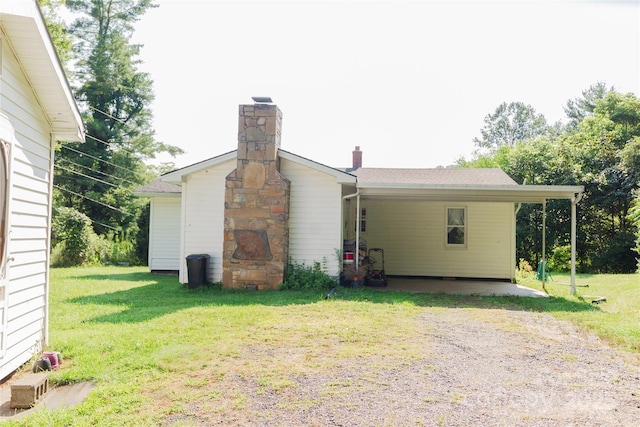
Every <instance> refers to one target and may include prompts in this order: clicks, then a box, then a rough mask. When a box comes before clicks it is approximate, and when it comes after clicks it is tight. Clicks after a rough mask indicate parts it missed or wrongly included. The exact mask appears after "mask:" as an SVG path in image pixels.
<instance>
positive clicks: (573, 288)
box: [569, 193, 582, 295]
mask: <svg viewBox="0 0 640 427" xmlns="http://www.w3.org/2000/svg"><path fill="white" fill-rule="evenodd" d="M580 200H582V193H577V194H576V195H575V196H574V197H573V198H572V199H571V287H570V291H569V292H570V294H571V295H575V294H576V206H577V204H578V203H580Z"/></svg>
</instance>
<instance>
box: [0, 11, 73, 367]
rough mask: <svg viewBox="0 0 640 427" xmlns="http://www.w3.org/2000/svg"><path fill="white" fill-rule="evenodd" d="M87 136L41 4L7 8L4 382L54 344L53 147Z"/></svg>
mask: <svg viewBox="0 0 640 427" xmlns="http://www.w3.org/2000/svg"><path fill="white" fill-rule="evenodd" d="M83 135H84V130H83V125H82V121H81V119H80V113H79V111H78V108H77V106H76V103H75V101H74V98H73V95H72V93H71V89H70V87H69V84H68V82H67V79H66V77H65V74H64V71H63V69H62V66H61V65H60V62H59V60H58V56H57V54H56V52H55V49H54V46H53V43H52V42H51V39H50V36H49V33H48V31H47V28H46V26H45V23H44V20H43V18H42V15H41V13H40V9H39V8H38V5H37V3H36V1H35V0H2V1H0V216H1V218H0V242H1V244H0V251H1V253H0V262H1V265H0V275H1V277H0V378H4V377H6V376H7V375H9V374H10V373H11V372H13V371H14V370H16V369H17V368H19V367H20V366H21V365H22V364H24V363H25V362H27V361H29V359H30V358H31V357H32V356H33V355H34V354H36V353H37V352H39V351H41V350H42V349H43V348H44V347H45V346H46V344H47V339H48V297H49V252H50V251H49V249H50V239H49V236H50V229H51V192H52V185H53V144H54V142H56V141H84V136H83Z"/></svg>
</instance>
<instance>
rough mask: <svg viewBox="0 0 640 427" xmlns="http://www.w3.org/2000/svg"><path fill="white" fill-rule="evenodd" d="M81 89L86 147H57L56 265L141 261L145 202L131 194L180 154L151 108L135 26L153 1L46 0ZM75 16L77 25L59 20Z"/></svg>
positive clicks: (145, 230)
mask: <svg viewBox="0 0 640 427" xmlns="http://www.w3.org/2000/svg"><path fill="white" fill-rule="evenodd" d="M39 3H40V5H41V8H42V10H43V15H44V16H45V20H46V21H47V25H48V27H49V30H50V33H51V35H52V39H53V41H54V44H55V45H56V48H57V50H58V53H59V57H60V59H61V62H62V63H63V66H64V67H65V69H66V71H67V74H68V76H69V80H70V83H71V86H72V87H73V89H74V93H75V95H76V99H77V102H78V105H79V107H80V109H81V114H82V118H83V121H84V124H85V129H86V141H85V142H84V143H75V142H65V141H62V142H60V143H58V144H57V146H56V151H55V159H56V160H55V168H54V171H55V172H54V194H53V218H52V236H51V237H52V240H51V241H52V264H53V265H63V266H64V265H78V264H89V263H130V264H143V263H146V260H147V246H148V236H147V233H148V218H149V208H148V202H147V201H145V200H143V199H140V198H138V197H136V196H135V195H134V194H133V190H135V189H136V188H137V187H139V186H140V185H143V184H145V183H148V182H149V181H150V180H152V179H153V178H155V177H156V176H157V175H158V174H159V173H161V172H163V171H166V170H171V169H173V164H164V165H160V166H152V165H150V164H149V161H150V160H152V159H154V158H155V156H156V155H158V154H160V153H169V154H170V155H172V156H175V155H177V154H180V153H182V150H181V149H180V148H178V147H175V146H172V145H169V144H165V143H163V142H161V141H158V140H157V139H156V138H155V136H154V130H153V126H152V119H153V115H152V111H151V109H150V105H151V103H152V102H153V99H154V93H153V81H152V80H151V78H150V76H149V75H148V74H147V73H144V72H141V71H140V70H139V68H138V66H139V64H140V63H141V60H140V48H141V46H140V45H137V44H133V43H131V42H130V40H131V36H132V34H133V32H134V25H135V23H136V22H137V21H138V20H139V19H140V18H141V17H142V16H143V15H144V13H145V12H146V11H148V10H149V9H151V8H153V7H155V5H154V4H153V3H152V0H66V1H65V0H39ZM63 14H65V15H71V16H72V17H73V18H72V20H71V21H70V22H68V20H67V21H65V20H63V19H62V17H61V16H62V15H63Z"/></svg>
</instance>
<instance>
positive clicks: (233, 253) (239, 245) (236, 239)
mask: <svg viewBox="0 0 640 427" xmlns="http://www.w3.org/2000/svg"><path fill="white" fill-rule="evenodd" d="M281 124H282V112H281V111H280V109H279V108H278V107H277V106H276V105H273V104H263V103H256V104H253V105H240V111H239V118H238V160H237V165H236V169H235V170H234V171H233V172H231V173H230V174H229V175H228V176H227V178H226V190H225V202H224V248H223V260H222V270H223V273H222V285H223V286H224V287H225V288H243V287H247V286H256V287H257V288H258V289H275V288H276V287H277V286H278V285H279V284H281V283H282V282H283V281H284V272H285V267H286V265H287V263H288V259H289V188H290V182H289V180H288V179H286V178H285V177H283V176H282V175H280V172H279V169H280V159H279V157H278V148H279V147H280V129H281Z"/></svg>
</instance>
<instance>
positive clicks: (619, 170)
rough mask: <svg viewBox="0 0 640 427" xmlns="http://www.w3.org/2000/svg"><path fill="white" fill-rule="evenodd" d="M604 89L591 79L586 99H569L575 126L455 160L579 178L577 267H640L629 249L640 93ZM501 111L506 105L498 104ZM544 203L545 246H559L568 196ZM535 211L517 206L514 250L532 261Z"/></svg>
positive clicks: (632, 246)
mask: <svg viewBox="0 0 640 427" xmlns="http://www.w3.org/2000/svg"><path fill="white" fill-rule="evenodd" d="M605 90H606V86H604V84H599V85H595V86H592V87H591V88H590V89H589V90H587V91H583V96H584V97H585V99H584V100H583V101H581V102H578V100H577V99H576V100H573V102H571V101H570V102H569V103H568V105H570V106H573V107H575V108H574V109H573V110H571V111H570V113H571V114H572V116H571V117H572V119H575V120H576V124H575V126H567V127H565V128H564V129H561V128H558V129H557V130H556V132H548V133H546V134H545V135H544V136H542V137H537V138H534V139H525V140H521V141H518V142H516V143H514V144H512V145H508V144H503V145H500V146H496V145H495V144H494V145H493V146H490V148H492V149H491V150H490V151H485V152H484V153H479V152H477V153H476V157H475V159H473V160H471V161H465V160H464V159H461V160H459V161H458V162H457V163H458V165H459V166H462V167H487V166H489V167H500V168H502V169H503V170H504V171H505V172H507V173H508V174H509V175H510V176H511V177H512V178H513V179H514V180H516V181H517V182H519V183H523V182H525V180H526V183H527V184H549V185H584V187H585V193H584V196H583V199H582V201H581V202H580V204H579V206H578V230H577V245H578V254H579V259H578V268H579V269H580V270H582V271H591V272H618V273H619V272H631V271H634V270H635V269H636V268H637V261H636V256H637V253H634V250H635V251H639V250H640V229H639V227H640V224H639V221H638V218H639V215H638V212H639V211H640V209H639V208H638V207H637V206H638V203H639V202H638V201H637V198H638V194H639V193H640V189H639V187H640V99H638V98H637V97H636V96H635V95H633V94H621V93H619V92H616V91H615V90H613V89H610V90H606V93H605ZM603 94H604V95H603ZM503 106H504V104H503ZM504 111H506V108H505V109H500V111H499V112H504ZM568 114H569V112H568ZM495 116H497V114H494V115H490V116H487V117H488V119H487V120H485V121H486V122H487V123H488V122H491V123H493V121H492V120H493V119H495ZM489 118H490V119H491V120H489ZM487 131H488V130H487ZM487 140H489V138H487ZM546 210H547V215H548V217H552V218H554V220H553V221H549V222H547V230H546V231H547V242H548V243H547V245H548V246H547V253H554V249H559V251H558V253H560V250H561V249H562V248H563V247H566V245H567V244H568V241H569V236H570V212H569V206H568V205H567V203H566V201H555V200H549V201H548V202H547V206H546ZM540 215H541V212H540V208H539V206H536V205H523V206H522V208H521V209H520V211H519V213H518V219H517V236H518V240H517V256H518V258H525V259H527V260H529V261H535V262H537V260H538V259H537V257H538V256H539V253H540V249H541V246H540V245H541V242H540V235H541V232H542V231H541V230H540V223H541V216H540Z"/></svg>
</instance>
